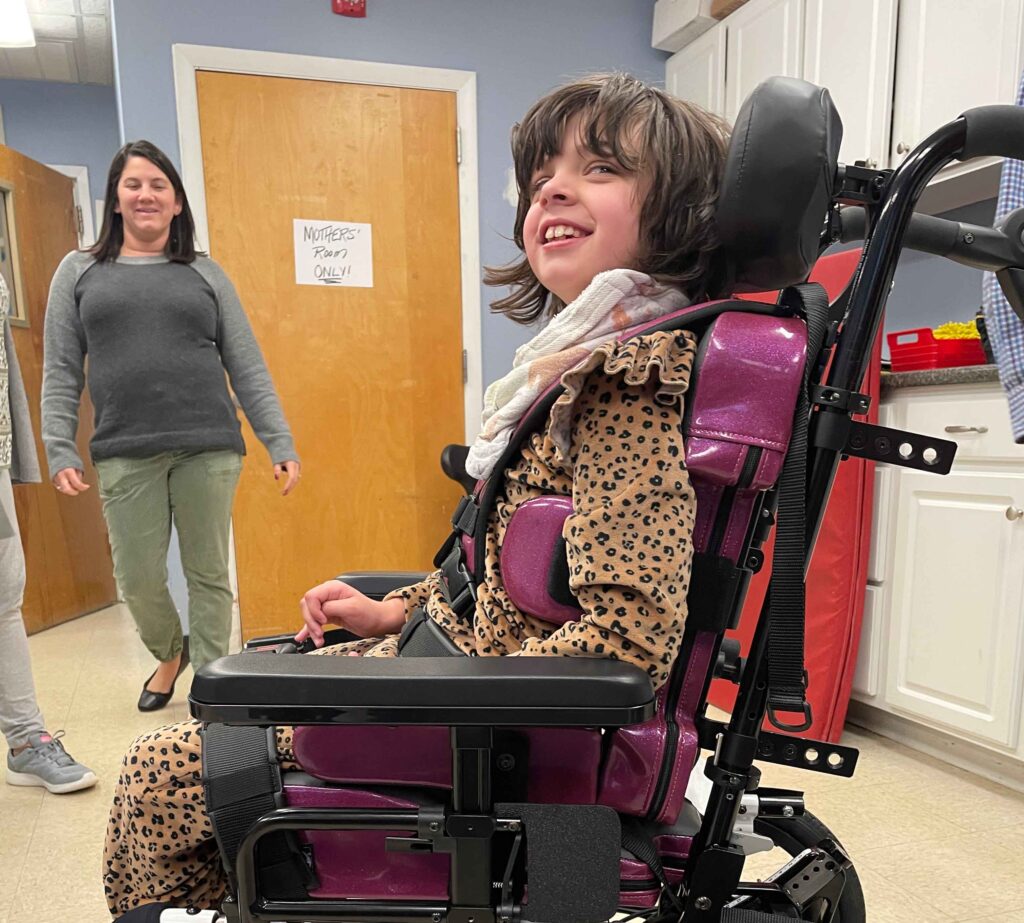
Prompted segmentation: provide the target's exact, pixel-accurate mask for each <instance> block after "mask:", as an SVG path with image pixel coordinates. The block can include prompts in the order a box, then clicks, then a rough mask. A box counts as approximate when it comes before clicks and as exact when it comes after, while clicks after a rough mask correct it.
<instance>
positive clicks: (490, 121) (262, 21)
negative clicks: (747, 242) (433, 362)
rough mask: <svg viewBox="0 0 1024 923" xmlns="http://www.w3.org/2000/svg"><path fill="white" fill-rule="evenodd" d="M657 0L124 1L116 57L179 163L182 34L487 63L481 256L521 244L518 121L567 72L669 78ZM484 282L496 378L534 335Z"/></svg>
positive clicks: (475, 67) (275, 46)
mask: <svg viewBox="0 0 1024 923" xmlns="http://www.w3.org/2000/svg"><path fill="white" fill-rule="evenodd" d="M653 6H654V4H653V3H652V2H651V0H558V2H549V0H520V2H518V3H513V2H509V0H484V2H481V0H369V2H368V4H367V7H368V12H367V16H366V18H365V19H350V18H346V17H343V16H335V15H333V14H332V13H331V11H330V4H329V2H328V0H287V2H285V0H217V2H216V3H211V2H210V0H175V2H173V3H167V2H166V0H113V12H114V32H115V43H116V49H117V60H116V62H115V68H116V78H115V79H117V81H118V84H119V92H120V103H121V116H122V123H123V125H124V135H125V137H126V138H140V137H143V138H148V139H149V140H151V141H153V142H154V143H155V144H157V145H159V146H160V147H161V148H163V149H164V150H165V151H167V153H168V154H169V155H171V156H172V157H174V158H175V160H176V161H178V157H179V145H178V134H177V117H176V113H175V101H174V82H173V73H172V65H171V45H172V44H174V43H176V42H181V43H190V44H198V45H219V46H227V47H232V48H250V49H258V50H261V51H282V52H290V53H293V54H308V55H322V56H328V57H337V58H349V59H356V60H366V61H383V62H388V63H395V64H411V65H419V66H425V67H441V68H453V69H456V70H471V71H475V72H476V74H477V108H478V122H479V140H478V145H479V147H478V150H479V164H480V190H479V192H480V253H481V261H482V263H483V264H484V265H486V264H488V263H491V264H494V263H502V262H506V261H507V260H508V259H510V258H511V257H512V255H513V253H514V248H513V246H512V245H511V244H510V243H509V241H508V240H507V238H508V237H510V236H511V233H512V221H513V219H514V216H515V213H514V210H513V208H512V206H510V205H509V204H508V203H507V202H505V201H504V200H503V199H502V192H503V191H504V188H505V184H506V175H505V171H506V169H507V168H508V167H509V166H510V165H511V159H510V157H509V153H508V138H509V129H510V128H511V126H512V124H513V123H514V122H515V121H516V120H518V119H519V118H520V117H521V116H522V114H523V113H524V112H525V111H526V109H527V108H528V107H529V105H530V104H531V103H532V102H533V101H534V100H535V99H536V98H537V97H538V96H540V95H541V94H543V93H544V92H546V91H547V90H548V89H550V88H551V87H553V86H555V85H557V84H559V83H561V82H563V81H564V80H565V79H566V78H567V77H571V76H577V75H580V74H584V73H589V72H593V71H598V70H610V69H621V70H628V71H630V72H632V73H635V74H636V75H637V76H639V77H642V78H644V79H648V80H655V81H659V82H663V81H664V62H665V59H666V58H667V55H665V54H663V53H662V52H659V51H655V50H654V49H652V48H651V19H652V15H653ZM493 297H494V292H493V290H490V289H483V291H482V303H483V305H484V308H483V321H482V332H483V371H484V382H485V383H486V382H488V381H490V380H491V379H493V378H495V377H497V376H499V375H501V374H503V373H504V372H505V371H506V370H507V369H508V367H509V365H510V364H511V361H512V356H513V353H514V351H515V348H516V346H518V345H519V344H520V343H522V342H524V341H525V340H526V339H528V338H529V336H530V333H531V331H529V330H524V329H523V328H522V327H519V326H517V325H515V324H513V323H511V322H510V321H508V320H506V319H505V318H503V317H495V316H493V315H491V314H490V312H489V310H488V308H487V305H488V304H489V303H490V301H491V300H492V299H493Z"/></svg>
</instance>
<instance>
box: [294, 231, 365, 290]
mask: <svg viewBox="0 0 1024 923" xmlns="http://www.w3.org/2000/svg"><path fill="white" fill-rule="evenodd" d="M292 223H293V225H294V227H295V284H296V285H354V286H356V287H358V288H373V243H372V240H371V236H372V234H371V226H370V225H368V224H355V223H353V222H351V221H311V220H309V219H308V218H295V219H294V220H293V222H292Z"/></svg>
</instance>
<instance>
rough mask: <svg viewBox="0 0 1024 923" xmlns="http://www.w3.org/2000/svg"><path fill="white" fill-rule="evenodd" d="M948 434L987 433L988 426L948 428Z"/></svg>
mask: <svg viewBox="0 0 1024 923" xmlns="http://www.w3.org/2000/svg"><path fill="white" fill-rule="evenodd" d="M946 432H947V433H987V432H988V427H987V426H947V427H946Z"/></svg>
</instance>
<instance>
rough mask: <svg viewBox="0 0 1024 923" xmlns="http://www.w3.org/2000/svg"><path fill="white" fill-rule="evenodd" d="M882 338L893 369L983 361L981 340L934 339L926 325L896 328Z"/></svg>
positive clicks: (945, 366) (928, 367)
mask: <svg viewBox="0 0 1024 923" xmlns="http://www.w3.org/2000/svg"><path fill="white" fill-rule="evenodd" d="M886 339H887V340H888V341H889V358H890V360H891V361H892V370H893V371H894V372H912V371H913V370H914V369H946V368H949V367H950V366H956V365H984V364H985V351H984V349H982V347H981V340H936V339H935V337H934V336H933V335H932V332H931V330H929V329H928V328H927V327H922V328H921V329H920V330H900V331H899V332H897V333H890V334H887V336H886Z"/></svg>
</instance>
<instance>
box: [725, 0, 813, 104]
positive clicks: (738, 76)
mask: <svg viewBox="0 0 1024 923" xmlns="http://www.w3.org/2000/svg"><path fill="white" fill-rule="evenodd" d="M803 21H804V0H749V2H748V3H745V4H744V5H743V6H741V7H740V8H739V9H738V10H737V11H736V12H735V13H733V14H732V15H731V16H729V17H728V18H726V19H725V20H723V22H724V23H725V25H726V61H725V117H726V118H727V119H728V120H729V121H730V122H732V121H734V120H735V118H736V115H737V113H738V112H739V111H740V106H741V105H742V104H743V101H744V100H745V99H746V98H747V97H748V96H749V95H750V93H751V92H752V91H753V89H754V88H755V87H756V86H757V85H758V84H759V83H761V81H762V80H765V79H766V78H768V77H773V76H775V75H782V76H784V77H799V76H800V74H801V64H802V58H803V32H804V22H803Z"/></svg>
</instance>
